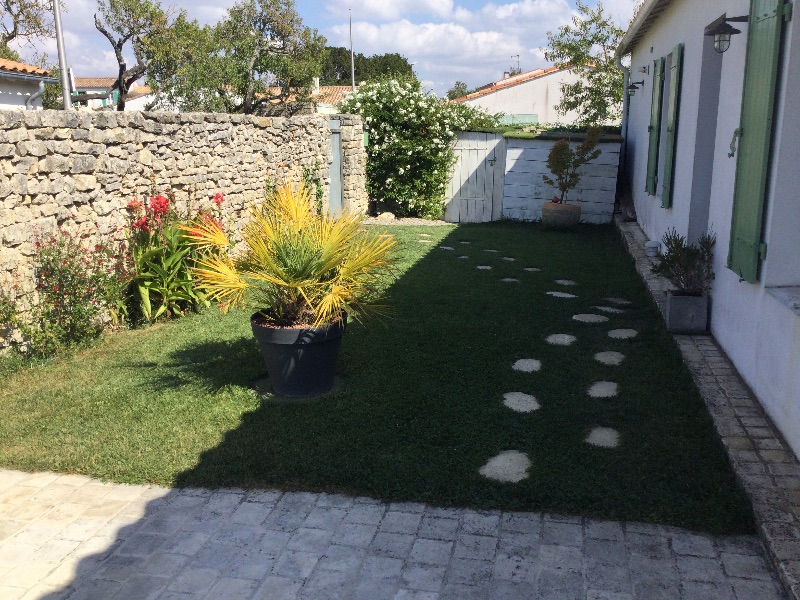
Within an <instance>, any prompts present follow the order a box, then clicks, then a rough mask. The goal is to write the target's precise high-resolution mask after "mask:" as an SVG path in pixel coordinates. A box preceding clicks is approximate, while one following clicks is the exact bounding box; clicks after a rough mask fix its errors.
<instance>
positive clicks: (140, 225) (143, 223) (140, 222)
mask: <svg viewBox="0 0 800 600" xmlns="http://www.w3.org/2000/svg"><path fill="white" fill-rule="evenodd" d="M131 227H133V228H134V229H138V230H139V231H150V226H149V225H148V224H147V217H142V218H141V219H137V220H136V221H134V222H133V225H131Z"/></svg>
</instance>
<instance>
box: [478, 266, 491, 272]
mask: <svg viewBox="0 0 800 600" xmlns="http://www.w3.org/2000/svg"><path fill="white" fill-rule="evenodd" d="M478 270H479V271H491V270H492V267H490V266H489V265H478Z"/></svg>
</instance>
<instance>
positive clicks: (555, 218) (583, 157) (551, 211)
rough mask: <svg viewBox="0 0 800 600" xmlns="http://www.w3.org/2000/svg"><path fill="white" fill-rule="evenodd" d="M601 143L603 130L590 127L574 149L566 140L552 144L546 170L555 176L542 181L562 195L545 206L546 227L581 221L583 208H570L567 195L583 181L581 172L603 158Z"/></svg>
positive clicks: (557, 226) (571, 224) (575, 223)
mask: <svg viewBox="0 0 800 600" xmlns="http://www.w3.org/2000/svg"><path fill="white" fill-rule="evenodd" d="M599 142H600V128H599V127H590V128H589V129H588V130H587V131H586V138H585V139H584V140H583V142H581V143H580V144H579V145H578V146H577V148H575V149H574V150H573V149H572V147H571V146H570V145H569V142H568V141H567V140H566V139H561V140H558V141H557V142H556V143H555V144H553V147H552V148H551V149H550V154H548V156H547V168H548V169H550V172H551V173H552V174H553V177H550V176H549V175H543V176H542V178H543V179H544V182H545V183H546V184H548V185H551V186H553V187H554V188H556V189H558V191H559V195H558V196H553V200H552V201H551V202H545V203H544V205H543V206H542V224H543V225H545V226H546V227H555V228H563V227H574V226H575V225H577V224H578V222H579V221H580V218H581V207H580V205H578V204H572V205H567V204H566V202H567V194H568V193H569V191H570V190H573V189H575V188H576V187H577V186H578V184H579V183H580V181H581V175H580V173H578V169H580V168H581V167H582V166H583V165H585V164H586V163H589V162H591V161H593V160H594V159H596V158H597V157H598V156H600V152H601V150H600V149H599V148H598V147H597V144H598V143H599Z"/></svg>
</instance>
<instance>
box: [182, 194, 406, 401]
mask: <svg viewBox="0 0 800 600" xmlns="http://www.w3.org/2000/svg"><path fill="white" fill-rule="evenodd" d="M268 189H270V191H268V194H267V198H266V200H265V201H264V202H263V203H262V204H261V205H259V206H255V207H253V208H252V209H251V210H250V213H249V219H248V221H247V222H246V223H245V224H244V226H243V228H242V243H241V244H237V246H236V248H235V250H234V251H232V252H228V251H225V252H219V251H217V252H209V253H207V254H206V255H205V256H204V257H203V258H202V259H200V260H199V261H198V263H197V265H198V266H197V268H196V269H195V271H194V272H195V275H196V277H197V280H198V285H199V286H200V288H201V289H202V290H203V291H204V292H205V293H206V295H207V297H208V298H209V299H210V300H213V301H216V302H218V303H219V307H220V309H221V310H222V311H223V312H226V311H228V310H229V309H230V307H232V306H240V307H246V306H253V307H255V308H256V312H255V313H253V315H252V316H251V317H250V324H251V326H252V330H253V335H254V336H255V338H256V340H257V341H258V343H259V346H260V349H261V352H262V354H263V356H264V362H265V363H266V367H267V372H268V374H269V379H270V384H271V386H272V388H273V390H274V391H275V392H276V393H278V394H280V395H284V396H311V395H317V394H322V393H325V392H327V391H329V390H330V389H331V388H332V386H333V381H334V374H335V370H336V362H337V359H338V355H339V348H340V345H341V337H342V334H343V333H344V330H345V326H346V323H347V317H348V315H349V316H351V317H353V318H355V319H360V318H362V317H364V316H365V315H368V314H370V313H371V312H375V311H376V310H377V311H379V310H380V306H379V305H378V304H377V302H378V300H379V299H380V296H381V290H382V289H383V288H384V284H385V283H386V276H387V274H391V270H392V269H391V260H392V259H391V251H392V249H393V247H394V245H395V241H394V238H392V237H391V236H386V235H381V234H379V233H377V232H375V233H370V232H369V231H367V230H366V229H364V228H363V227H361V224H360V221H361V219H360V217H359V216H358V215H355V214H348V213H345V214H342V215H338V216H336V217H330V216H328V215H327V214H320V213H319V212H318V211H317V209H316V206H315V202H314V199H313V197H312V194H311V191H310V190H309V188H308V187H306V185H305V183H303V182H301V183H299V184H297V185H292V184H290V183H288V182H284V183H283V184H281V185H278V186H277V187H271V186H268ZM188 231H189V234H190V236H189V237H191V238H192V240H193V243H194V244H196V245H198V246H201V247H205V248H208V249H212V248H216V249H222V248H224V249H225V250H230V248H229V246H230V245H229V243H228V239H227V237H226V236H225V233H224V232H223V231H222V229H221V228H220V227H219V225H218V224H217V223H215V222H213V221H209V220H207V221H203V222H200V223H195V224H194V225H193V226H191V227H190V228H189V230H188Z"/></svg>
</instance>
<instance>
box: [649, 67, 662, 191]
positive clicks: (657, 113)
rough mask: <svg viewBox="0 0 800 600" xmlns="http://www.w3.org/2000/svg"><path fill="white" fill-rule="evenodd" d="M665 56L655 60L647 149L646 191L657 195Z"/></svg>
mask: <svg viewBox="0 0 800 600" xmlns="http://www.w3.org/2000/svg"><path fill="white" fill-rule="evenodd" d="M664 62H665V61H664V57H661V58H658V59H656V60H655V61H653V98H652V103H651V104H650V126H649V127H648V128H647V130H648V131H649V132H650V144H649V146H648V149H647V180H646V183H645V191H646V192H647V193H648V194H650V195H655V193H656V184H657V183H658V146H659V144H660V143H661V102H662V96H663V94H664Z"/></svg>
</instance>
